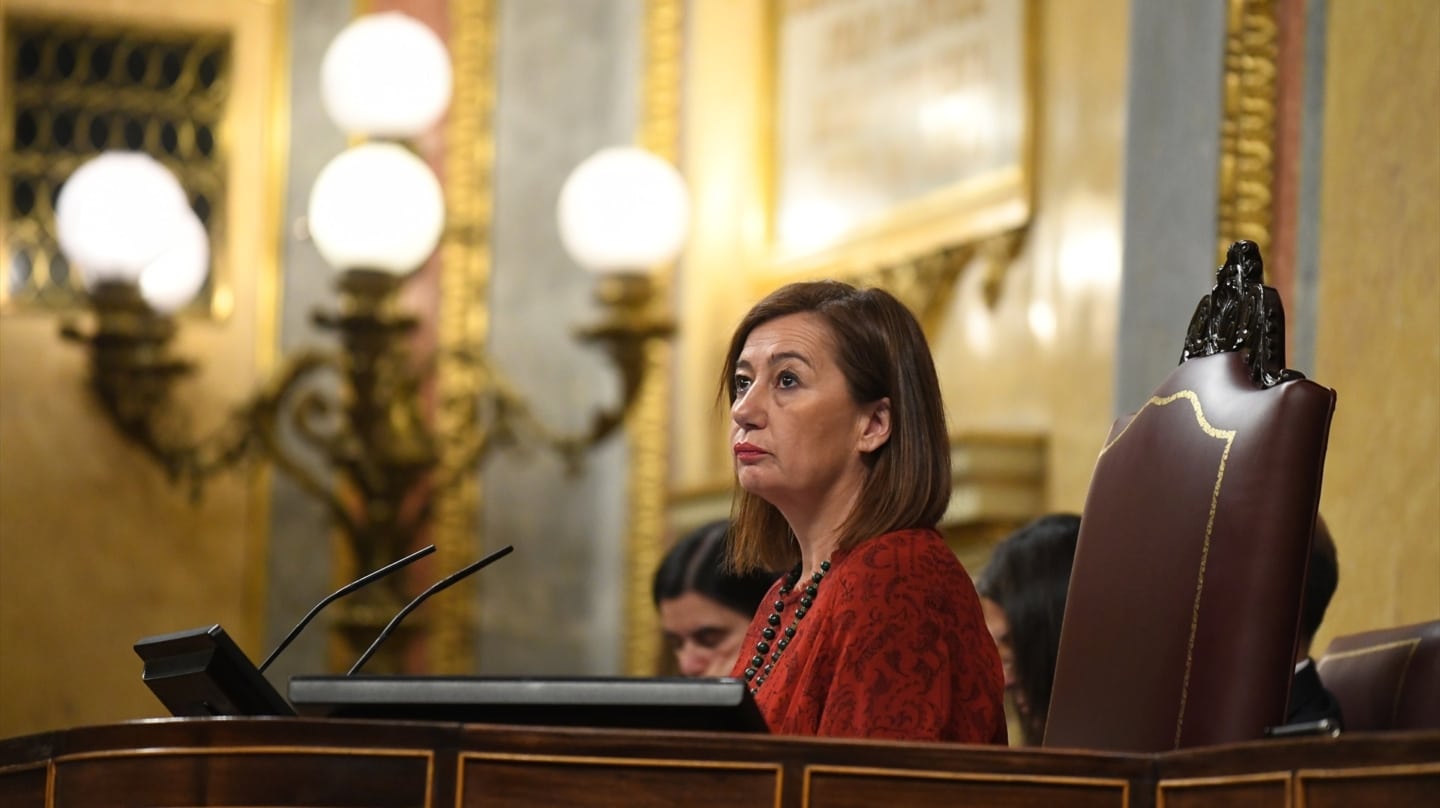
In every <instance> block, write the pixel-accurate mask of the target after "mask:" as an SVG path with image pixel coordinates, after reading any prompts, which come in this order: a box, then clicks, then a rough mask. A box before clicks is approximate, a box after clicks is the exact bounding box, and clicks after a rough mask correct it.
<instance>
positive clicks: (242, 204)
mask: <svg viewBox="0 0 1440 808" xmlns="http://www.w3.org/2000/svg"><path fill="white" fill-rule="evenodd" d="M22 8H40V9H42V10H45V11H47V12H48V13H53V12H54V7H53V4H48V3H46V2H45V0H6V2H3V3H0V11H8V10H15V9H22ZM66 8H67V10H73V11H85V12H87V13H93V14H95V15H98V16H101V17H113V18H116V19H118V20H122V21H123V20H130V21H133V20H136V19H143V20H146V21H147V22H148V24H165V25H178V24H182V23H184V24H190V25H204V26H210V27H215V26H225V27H229V28H231V29H232V30H234V31H235V46H234V51H233V57H234V59H235V65H234V70H235V76H236V77H237V81H236V82H235V84H234V86H233V87H232V89H231V98H230V103H231V105H232V106H231V113H230V114H231V118H230V125H229V126H228V127H227V132H226V139H225V141H224V147H225V148H226V149H228V152H229V159H230V161H231V178H230V182H229V184H228V187H227V189H226V190H227V197H226V205H227V208H228V210H229V217H230V218H229V221H228V225H229V228H230V229H229V231H228V232H229V233H230V241H229V247H228V249H226V250H224V252H223V255H224V257H225V260H226V261H228V262H229V265H230V266H231V267H232V268H233V273H232V277H233V278H234V281H233V283H232V286H231V290H230V291H231V293H232V295H233V302H234V307H233V310H232V313H231V314H230V316H229V318H228V319H227V320H226V321H224V322H222V323H215V322H192V321H187V322H186V323H185V324H184V326H183V329H182V330H183V336H182V338H181V339H179V340H178V341H177V345H176V352H177V354H179V355H180V356H183V357H187V358H192V359H197V360H199V362H200V364H201V367H202V371H201V372H200V373H199V374H198V375H197V377H196V378H194V379H193V380H190V381H187V382H186V383H184V385H183V390H182V394H183V400H184V404H185V407H184V408H185V410H187V411H188V412H190V413H191V414H192V416H193V417H192V418H191V420H190V422H189V423H188V424H184V427H185V428H187V430H188V431H189V433H190V434H192V435H196V434H201V433H203V432H205V431H207V430H212V429H214V428H215V427H216V426H218V425H219V424H220V423H221V421H222V419H223V418H224V417H225V416H226V415H227V414H228V410H229V408H230V407H232V406H234V405H237V404H240V403H241V402H242V400H243V398H244V396H245V395H246V394H247V393H248V392H249V391H250V390H251V389H253V388H254V387H255V385H256V383H257V381H258V379H260V378H262V375H263V372H264V371H265V370H266V369H267V365H268V363H269V356H268V355H269V352H270V350H271V349H270V347H269V346H270V345H272V344H273V333H272V331H273V329H272V328H271V326H270V323H271V321H272V320H273V312H274V300H273V284H274V277H275V276H274V263H275V258H274V244H275V238H274V233H275V231H276V228H277V226H278V215H277V214H276V213H275V206H274V204H273V198H274V197H273V193H272V192H273V185H272V183H273V182H274V180H275V175H274V173H273V171H272V168H273V164H272V163H271V162H270V161H271V160H272V159H273V158H276V157H277V155H278V152H279V149H280V144H279V143H277V142H276V141H274V140H272V137H273V136H274V134H275V133H274V132H273V131H272V129H271V127H270V124H271V123H272V122H273V121H275V120H276V119H275V118H274V117H273V115H272V114H271V110H270V104H272V103H273V101H274V96H273V93H274V87H273V86H272V85H271V84H270V81H271V80H272V79H273V78H274V77H275V76H276V73H277V70H276V68H277V66H278V62H277V58H278V57H279V56H280V55H281V50H280V48H281V42H282V41H283V40H282V39H281V34H282V32H281V31H280V30H279V28H278V26H277V24H276V20H277V18H276V17H275V16H272V15H275V14H277V13H278V12H281V11H283V10H284V8H285V6H284V4H283V3H271V2H260V0H224V2H217V3H187V2H180V0H143V1H142V2H131V3H126V4H123V7H122V5H121V4H116V3H113V2H107V0H72V1H71V2H70V3H69V4H67V6H66ZM0 240H3V238H0ZM58 331H59V321H58V318H56V317H54V316H47V315H42V314H17V313H16V312H13V311H8V312H4V313H3V315H0V737H8V736H11V735H18V734H22V733H27V732H32V731H38V730H43V729H51V728H58V727H64V726H70V725H74V724H94V723H102V722H107V721H114V720H119V719H128V718H144V717H154V716H163V715H167V714H168V713H167V711H166V710H165V709H164V708H163V707H162V706H161V705H160V703H159V702H158V701H157V700H156V699H155V698H154V696H152V695H151V694H150V692H149V690H147V689H146V688H145V686H144V684H143V683H142V681H141V678H140V674H141V667H142V666H141V663H140V660H139V659H138V658H137V657H136V656H135V654H134V652H133V651H132V650H131V645H132V644H133V643H134V642H135V640H137V639H139V638H141V637H144V636H149V635H154V634H163V633H168V632H172V631H179V630H183V629H188V628H193V627H196V626H203V625H208V624H210V623H217V622H218V623H221V624H223V625H225V627H226V629H227V631H228V632H230V633H231V634H232V635H233V636H234V637H235V639H236V640H237V641H238V642H239V643H240V645H241V646H242V647H243V648H245V649H246V650H247V651H249V652H250V653H251V654H252V655H258V654H262V653H264V651H263V650H262V649H259V648H258V647H257V646H258V644H259V642H260V636H259V628H260V622H259V621H260V618H261V609H260V603H261V598H262V596H263V592H262V587H263V572H264V551H265V546H264V538H263V534H262V533H261V532H260V526H261V525H262V524H263V515H264V513H263V512H264V507H265V502H264V498H263V497H262V496H261V495H260V493H259V492H261V491H263V490H264V487H263V485H261V482H262V481H261V480H260V479H259V478H257V476H256V474H255V473H254V472H236V473H231V474H229V475H226V476H223V477H221V478H219V479H217V480H216V481H215V483H214V484H213V485H212V486H211V487H209V488H208V489H207V490H206V492H205V496H204V499H203V501H202V502H200V503H199V504H193V505H192V504H191V502H190V501H189V500H188V499H187V497H186V495H185V493H184V492H183V491H182V490H180V489H179V488H177V487H175V486H172V485H171V484H170V483H169V482H168V481H167V480H166V479H165V476H164V474H163V473H162V472H161V471H160V470H159V468H158V467H157V466H156V465H155V464H153V463H152V462H151V461H150V460H149V459H148V458H146V457H145V456H143V455H142V454H141V452H140V451H139V450H138V449H136V448H135V447H133V446H131V445H129V444H127V443H126V442H125V441H124V440H123V439H122V438H121V437H120V436H119V434H118V433H117V432H116V431H115V430H114V429H112V428H111V426H110V424H109V423H108V422H107V420H106V419H105V417H104V415H103V412H102V411H101V409H100V406H99V405H98V403H97V402H95V401H94V400H92V398H91V397H90V396H89V395H88V394H89V390H88V389H87V386H86V384H87V383H86V376H87V367H86V355H85V351H84V348H83V346H80V345H75V344H71V343H65V342H62V341H61V339H60V337H59V334H58Z"/></svg>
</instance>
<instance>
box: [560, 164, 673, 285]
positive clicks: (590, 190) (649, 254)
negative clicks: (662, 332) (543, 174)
mask: <svg viewBox="0 0 1440 808" xmlns="http://www.w3.org/2000/svg"><path fill="white" fill-rule="evenodd" d="M556 213H557V216H558V219H559V224H560V240H561V242H562V243H563V244H564V245H565V249H566V251H568V252H569V253H570V256H571V258H573V259H574V260H575V262H576V263H578V264H580V265H581V266H583V267H585V268H586V269H589V270H591V271H592V272H597V273H600V274H616V273H640V272H649V271H651V270H652V269H654V268H655V267H657V266H662V265H664V264H668V263H670V262H671V261H674V260H675V258H676V256H678V255H679V254H680V251H681V249H683V248H684V246H685V239H686V236H687V235H688V234H689V229H690V196H689V193H688V191H687V190H686V187H685V180H684V179H683V178H682V177H681V176H680V172H678V171H676V170H675V167H674V166H672V165H670V163H668V162H666V161H665V160H663V159H661V158H660V157H657V156H656V155H654V154H651V153H650V152H648V151H645V150H644V149H639V148H634V147H616V148H608V149H602V150H600V151H598V152H596V153H595V154H593V155H591V156H590V157H589V158H587V159H586V160H585V161H584V162H582V163H580V165H578V166H576V167H575V170H574V171H572V172H571V173H570V176H569V177H568V178H567V179H566V180H565V184H564V186H563V187H562V188H561V189H560V200H559V203H558V205H557V210H556Z"/></svg>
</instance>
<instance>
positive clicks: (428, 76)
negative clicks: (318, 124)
mask: <svg viewBox="0 0 1440 808" xmlns="http://www.w3.org/2000/svg"><path fill="white" fill-rule="evenodd" d="M452 83H453V79H452V75H451V67H450V54H449V52H448V51H446V49H445V44H444V43H443V42H441V41H440V38H439V37H438V36H436V35H435V32H434V31H431V30H430V29H429V28H427V27H426V26H425V25H424V24H423V23H421V22H419V21H418V20H416V19H414V18H413V17H408V16H406V15H404V14H401V13H400V12H398V11H390V12H384V13H380V14H367V15H365V16H362V17H358V18H356V19H355V20H354V21H353V22H351V23H350V24H349V25H347V26H345V28H344V29H343V30H341V31H340V33H339V35H337V36H336V37H335V39H334V40H332V41H331V43H330V47H329V48H327V49H326V51H325V56H324V59H323V60H322V61H321V63H320V98H321V102H322V103H323V104H324V106H325V111H326V113H327V114H329V116H330V119H331V120H333V121H334V122H335V124H336V125H337V126H339V127H340V128H341V129H342V130H344V131H346V132H349V133H351V134H356V135H370V136H374V137H379V138H395V139H405V138H413V137H415V136H417V135H420V134H422V133H424V132H425V131H426V130H428V129H429V128H430V127H432V126H434V125H435V123H436V122H437V121H439V120H440V117H441V116H442V115H444V114H445V108H446V107H447V106H449V104H450V92H451V86H452Z"/></svg>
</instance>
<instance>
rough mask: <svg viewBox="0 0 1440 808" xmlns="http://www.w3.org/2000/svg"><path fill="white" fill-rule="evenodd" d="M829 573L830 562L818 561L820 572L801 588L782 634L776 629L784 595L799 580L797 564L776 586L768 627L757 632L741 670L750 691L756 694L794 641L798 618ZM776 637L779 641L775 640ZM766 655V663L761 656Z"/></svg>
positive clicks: (811, 602)
mask: <svg viewBox="0 0 1440 808" xmlns="http://www.w3.org/2000/svg"><path fill="white" fill-rule="evenodd" d="M829 571H830V562H829V561H821V562H820V571H819V572H816V573H815V574H814V575H811V576H810V583H809V584H807V585H806V587H805V594H803V595H801V596H800V605H799V606H796V607H795V618H794V619H793V620H791V621H790V626H789V627H788V628H786V629H785V631H784V632H781V633H777V632H778V630H779V628H780V623H781V616H782V615H783V614H784V613H785V596H787V595H789V594H790V593H791V592H793V591H794V590H795V584H796V583H798V582H799V581H800V565H799V564H796V565H795V569H792V570H790V571H789V572H788V573H786V574H785V583H783V584H781V585H780V592H779V593H778V594H779V597H778V598H777V599H776V601H775V610H774V611H773V612H771V613H770V616H769V617H768V618H767V619H766V622H768V623H769V625H767V626H765V628H764V629H762V630H761V631H760V641H759V642H757V643H755V656H753V657H750V665H749V667H747V668H746V669H745V681H747V682H750V683H751V687H750V692H751V693H757V692H759V690H760V686H761V685H763V684H765V677H767V676H769V675H770V672H771V671H772V670H774V669H775V663H777V662H779V661H780V655H781V654H782V653H784V651H785V649H786V648H787V647H788V646H789V645H790V641H791V640H793V639H795V627H796V626H798V625H800V619H801V618H802V617H804V616H805V613H806V612H808V611H809V610H810V606H811V604H813V603H814V602H815V594H816V593H817V592H819V591H820V581H821V580H823V579H824V578H825V573H827V572H829ZM777 637H779V639H776V638H777ZM772 642H773V643H774V644H775V650H773V651H772V650H770V644H771V643H772ZM766 654H769V655H770V656H769V659H768V661H767V659H766V657H765V655H766Z"/></svg>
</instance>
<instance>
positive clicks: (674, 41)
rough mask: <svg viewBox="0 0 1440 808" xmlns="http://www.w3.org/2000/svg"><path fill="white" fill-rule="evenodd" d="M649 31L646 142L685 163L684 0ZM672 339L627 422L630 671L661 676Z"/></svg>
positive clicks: (664, 8) (652, 361) (660, 1)
mask: <svg viewBox="0 0 1440 808" xmlns="http://www.w3.org/2000/svg"><path fill="white" fill-rule="evenodd" d="M644 13H645V18H644V23H643V26H644V30H643V42H644V45H643V47H644V53H645V55H644V65H645V74H644V77H643V79H642V85H641V101H640V103H641V110H640V132H639V140H640V145H641V146H643V147H644V148H646V149H648V150H650V151H651V152H654V153H655V154H658V155H660V156H661V157H664V158H665V159H667V160H669V161H670V162H671V163H678V159H677V158H678V156H679V150H680V89H681V81H680V72H681V65H680V58H681V47H682V41H681V40H682V36H683V32H684V8H683V6H682V4H681V1H680V0H646V3H645V12H644ZM672 286H673V283H672V278H671V273H670V272H663V273H661V274H660V275H659V276H658V277H657V278H656V283H655V297H656V298H657V299H659V300H667V301H668V300H671V299H672V297H673V296H672V294H671V288H672ZM670 357H671V348H670V345H669V344H667V343H663V342H661V341H659V340H652V341H650V342H649V343H647V344H646V347H645V359H644V361H645V365H646V370H645V383H644V385H643V386H642V388H641V390H640V393H639V395H638V396H637V397H636V399H635V404H634V406H633V407H632V408H631V410H630V414H629V416H628V418H627V419H626V423H625V434H626V436H627V439H628V444H629V454H630V464H629V466H630V467H629V472H628V477H627V488H628V491H627V496H626V499H627V501H628V503H629V508H628V513H627V517H626V522H627V525H626V531H625V544H626V548H625V558H626V575H625V589H624V591H625V595H624V597H625V603H624V608H623V609H622V614H625V615H626V616H627V619H626V621H625V638H624V643H625V648H624V658H625V672H626V673H628V674H631V675H635V676H648V675H654V673H655V665H656V662H657V660H658V659H659V658H660V627H659V624H658V623H657V621H656V618H655V609H654V606H653V605H652V604H651V602H650V578H651V576H652V575H654V572H655V568H656V567H657V566H659V564H660V557H661V552H662V549H663V546H664V541H665V516H666V504H667V503H666V490H667V487H668V484H669V464H668V461H669V456H670V418H669V411H668V407H669V404H670V361H671V359H670Z"/></svg>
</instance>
